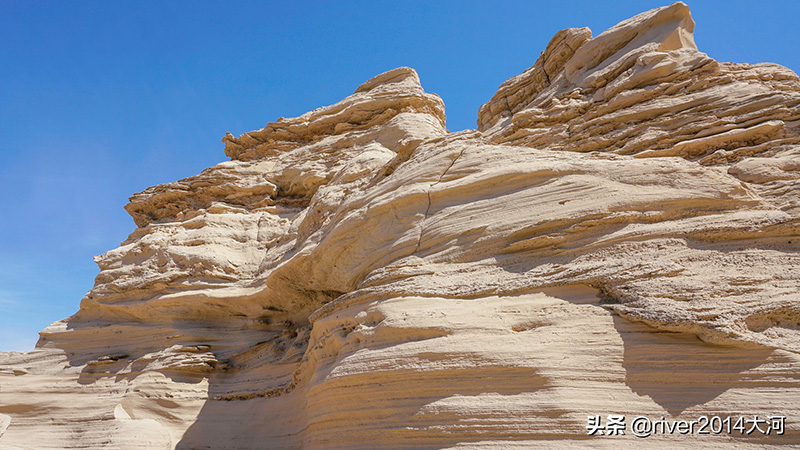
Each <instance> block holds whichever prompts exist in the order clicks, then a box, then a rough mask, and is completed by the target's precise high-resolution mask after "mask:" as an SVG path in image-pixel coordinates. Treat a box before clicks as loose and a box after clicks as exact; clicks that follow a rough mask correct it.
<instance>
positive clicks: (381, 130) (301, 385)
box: [0, 3, 800, 449]
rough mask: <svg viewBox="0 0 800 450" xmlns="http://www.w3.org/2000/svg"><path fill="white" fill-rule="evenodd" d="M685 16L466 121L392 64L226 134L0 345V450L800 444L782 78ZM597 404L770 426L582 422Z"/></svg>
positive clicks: (796, 133)
mask: <svg viewBox="0 0 800 450" xmlns="http://www.w3.org/2000/svg"><path fill="white" fill-rule="evenodd" d="M693 28H694V23H693V21H692V19H691V16H690V14H689V10H688V8H687V7H686V5H684V4H682V3H676V4H674V5H671V6H668V7H664V8H659V9H656V10H653V11H649V12H646V13H643V14H640V15H638V16H636V17H634V18H632V19H629V20H627V21H624V22H622V23H620V24H619V25H617V26H615V27H613V28H611V29H609V30H607V31H606V32H604V33H602V34H600V35H599V36H597V37H595V38H592V37H591V32H590V31H589V30H588V29H585V28H584V29H569V30H564V31H561V32H559V33H557V34H556V36H555V37H554V38H553V39H552V40H551V42H550V43H549V44H548V46H547V48H546V49H545V51H544V52H543V54H542V56H541V57H540V58H539V60H537V61H536V63H535V64H534V66H533V67H531V68H530V69H528V70H527V71H525V72H524V73H522V74H520V75H518V76H516V77H513V78H511V79H510V80H508V81H506V82H505V83H503V84H502V85H501V86H500V88H499V90H498V92H497V94H495V96H494V97H492V99H491V100H490V101H489V102H487V103H486V104H485V105H483V106H482V107H481V109H480V111H479V114H478V129H477V130H468V131H463V132H459V133H448V132H447V130H445V128H444V122H445V121H444V106H443V103H442V102H441V99H439V98H438V97H437V96H436V95H434V94H428V93H425V92H424V91H423V89H422V87H421V85H420V83H419V79H418V77H417V75H416V73H415V72H414V71H413V70H412V69H408V68H400V69H395V70H393V71H390V72H387V73H385V74H382V75H379V76H377V77H375V78H373V79H371V80H369V81H367V82H366V83H364V84H362V85H361V86H360V87H359V88H358V89H357V90H356V92H355V93H354V94H353V95H351V96H350V97H347V98H345V99H344V100H342V101H341V102H339V103H337V104H335V105H332V106H327V107H324V108H319V109H317V110H314V111H311V112H309V113H306V114H304V115H302V116H300V117H297V118H291V119H279V120H278V121H276V122H273V123H270V124H267V126H266V127H265V128H263V129H261V130H257V131H253V132H250V133H245V134H243V135H242V136H239V137H238V138H236V137H233V136H231V135H228V136H226V137H225V138H224V139H223V140H224V141H225V142H226V148H225V152H226V154H227V155H228V156H230V157H231V158H232V159H231V161H228V162H224V163H221V164H218V165H216V166H214V167H212V168H209V169H206V170H205V171H203V172H202V173H200V174H199V175H196V176H193V177H190V178H187V179H184V180H180V181H177V182H174V183H169V184H165V185H160V186H155V187H152V188H149V189H147V190H145V191H144V192H141V193H138V194H135V195H134V196H133V197H131V202H130V203H129V204H128V205H127V206H126V209H127V210H128V212H129V213H130V214H131V216H132V217H133V218H134V220H135V221H136V224H137V226H138V228H137V229H136V230H135V231H134V232H133V233H132V234H131V235H130V236H129V237H128V239H127V240H126V241H125V242H123V243H122V245H121V246H120V247H119V248H118V249H115V250H111V251H109V252H107V253H105V254H104V255H102V256H99V257H97V263H98V265H99V266H100V269H101V272H100V275H99V276H98V277H97V280H96V283H95V286H94V288H93V289H92V290H91V291H90V292H89V293H88V294H87V295H86V297H85V298H84V299H83V300H82V302H81V309H80V311H79V312H78V313H77V314H76V315H75V316H73V317H70V318H67V319H64V320H62V321H60V322H56V323H54V324H52V325H51V326H50V327H48V328H47V329H46V330H44V331H43V332H42V333H41V339H40V341H39V344H38V345H37V349H36V350H34V351H33V352H30V353H26V354H22V353H4V354H0V448H16V447H19V448H76V447H82V448H126V449H133V448H142V449H144V448H147V449H150V448H237V449H246V448H326V449H329V448H341V449H359V448H363V449H369V448H537V447H539V448H615V449H617V448H642V447H652V448H662V447H685V446H692V447H697V448H704V447H705V448H718V447H719V446H720V445H724V444H735V445H737V446H738V447H740V448H750V447H753V448H756V447H758V448H761V447H764V446H769V445H775V446H778V445H789V444H796V443H797V442H800V428H799V427H798V424H797V423H796V421H795V420H793V419H792V418H796V417H800V401H798V400H800V355H798V353H800V352H798V349H799V348H800V345H799V344H800V303H799V302H798V297H797V295H798V292H800V275H798V273H800V272H798V270H797V268H798V267H800V256H798V255H799V253H798V251H797V250H798V248H800V227H799V225H800V220H799V217H800V194H798V192H800V191H798V187H799V186H798V183H800V181H798V180H800V163H798V161H800V145H799V142H800V141H798V138H799V137H800V81H798V79H797V76H796V75H795V74H794V73H792V72H791V71H790V70H788V69H786V68H783V67H780V66H776V65H770V64H758V65H755V66H750V65H746V64H729V63H718V62H716V61H714V60H712V59H711V58H709V57H708V56H707V55H705V54H703V53H701V52H700V51H698V50H697V48H696V47H695V44H694V40H693V37H692V31H693ZM609 414H622V415H625V416H626V417H627V418H628V421H629V422H628V426H630V424H631V422H630V420H632V419H633V418H634V417H635V416H646V417H649V418H650V419H652V420H660V419H661V418H662V417H663V418H664V419H663V420H664V421H675V420H689V421H691V420H697V419H698V418H699V417H701V416H707V417H714V416H718V417H720V418H725V417H727V416H731V417H732V418H733V420H734V421H735V420H736V419H737V418H738V417H746V418H752V417H753V416H754V415H758V416H759V417H761V418H767V417H770V416H775V415H781V416H786V417H787V419H786V421H785V430H784V432H783V433H782V434H778V432H777V430H773V432H772V433H771V434H770V435H764V434H761V433H758V432H756V433H755V434H751V435H750V436H742V435H741V434H742V433H738V432H737V431H735V430H734V432H733V434H728V433H727V432H726V433H721V434H713V433H711V434H708V435H705V436H699V435H698V434H697V433H696V432H692V433H689V434H679V433H673V434H665V433H663V432H662V433H655V435H654V436H651V437H649V438H647V439H641V438H637V437H635V436H634V435H633V434H632V430H631V429H630V428H627V429H626V434H625V435H624V436H615V437H612V436H606V437H598V436H589V434H588V432H587V425H588V424H587V417H588V416H594V415H600V416H601V418H603V419H604V420H605V418H606V416H607V415H609ZM693 426H694V427H695V430H697V427H699V426H700V425H699V424H697V423H696V424H695V425H693ZM762 428H763V426H762ZM737 433H738V434H737Z"/></svg>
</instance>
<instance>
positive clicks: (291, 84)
mask: <svg viewBox="0 0 800 450" xmlns="http://www.w3.org/2000/svg"><path fill="white" fill-rule="evenodd" d="M164 3H169V4H167V5H165V4H164ZM320 3H321V2H320ZM687 3H688V4H689V6H690V7H691V8H692V14H693V17H694V19H695V22H697V27H696V30H695V41H696V42H697V45H698V47H699V48H700V50H701V51H704V52H706V53H707V54H708V55H710V56H711V57H713V58H715V59H717V60H720V61H734V62H751V63H757V62H775V63H779V64H782V65H784V66H787V67H789V68H791V69H792V70H794V71H795V72H797V71H799V70H800V51H798V49H800V33H798V19H797V18H798V17H800V2H793V1H785V2H769V1H761V2H738V1H687ZM667 4H668V3H667V2H653V1H624V0H618V1H614V2H609V3H605V2H598V1H569V0H560V1H541V2H533V1H526V2H486V1H475V2H448V1H426V2H422V1H419V2H389V1H386V2H381V1H364V2H330V3H327V4H315V3H311V2H235V4H234V2H206V1H192V2H124V1H121V2H117V1H115V2H105V1H104V2H66V1H65V2H43V1H42V2H32V1H19V2H15V1H3V2H2V3H0V61H1V62H0V136H2V138H0V187H2V192H3V195H2V196H0V351H1V350H30V349H31V348H33V345H34V344H35V342H36V340H37V338H38V335H37V332H38V331H40V330H41V329H43V328H44V327H46V326H47V325H48V324H49V323H51V322H53V321H56V320H59V319H62V318H64V317H67V316H69V315H71V314H73V313H75V312H76V311H77V309H78V306H79V302H80V299H81V297H83V295H84V294H85V293H86V292H87V291H88V290H89V289H90V288H91V287H92V284H93V280H94V277H95V276H96V275H97V273H98V269H97V266H96V265H95V264H94V262H93V261H92V256H93V255H97V254H101V253H103V252H105V251H107V250H110V249H112V248H114V247H117V246H118V245H119V243H120V242H122V241H123V240H124V239H125V238H126V236H127V235H128V234H130V233H131V232H132V231H133V230H134V228H135V225H134V223H133V221H132V220H131V218H130V217H129V216H128V215H127V213H126V212H125V211H124V210H123V206H124V205H125V204H126V203H127V198H128V197H129V196H130V195H131V194H133V193H134V192H138V191H141V190H143V189H145V188H147V187H148V186H151V185H154V184H160V183H165V182H169V181H173V180H176V179H179V178H183V177H187V176H190V175H193V174H196V173H198V172H199V171H200V170H202V169H204V168H206V167H208V166H211V165H213V164H216V163H218V162H221V161H224V160H226V159H227V158H226V157H225V155H224V153H223V145H222V143H221V142H220V139H221V138H222V136H223V135H224V134H225V132H226V131H230V132H232V133H233V134H235V135H238V134H241V133H243V132H246V131H250V130H253V129H258V128H261V127H263V126H264V124H265V123H266V122H268V121H274V120H275V119H277V118H278V117H281V116H285V117H292V116H297V115H300V114H302V113H303V112H305V111H308V110H311V109H314V108H317V107H319V106H324V105H328V104H331V103H335V102H337V101H339V100H340V99H342V98H344V97H346V96H347V95H350V94H351V93H352V92H353V91H354V90H355V89H356V87H358V85H359V84H360V83H362V82H364V81H365V80H367V79H368V78H370V77H372V76H374V75H377V74H379V73H381V72H384V71H387V70H390V69H392V68H395V67H399V66H411V67H414V68H415V69H416V70H417V72H418V73H419V75H420V78H421V80H422V85H423V87H424V88H425V90H426V91H428V92H435V93H437V94H439V95H440V96H441V97H442V98H443V99H444V102H445V105H446V109H447V126H448V128H449V129H450V130H451V131H459V130H463V129H466V128H474V127H475V119H476V116H477V111H478V107H479V106H480V105H481V104H482V103H483V102H485V101H487V100H488V99H489V98H490V97H491V96H492V95H493V94H494V92H495V91H496V89H497V87H498V86H499V85H500V83H502V82H503V81H504V80H506V79H507V78H509V77H511V76H513V75H516V74H518V73H520V72H522V71H524V70H525V69H527V68H528V67H530V66H531V65H533V63H534V61H535V60H536V58H537V57H538V56H539V53H540V52H541V51H542V50H544V48H545V46H546V45H547V43H548V41H549V40H550V38H551V37H552V35H553V34H554V33H555V32H557V31H558V30H561V29H563V28H569V27H584V26H588V27H590V28H591V29H592V31H593V33H594V35H597V34H599V33H600V32H602V31H603V30H605V29H606V28H608V27H610V26H613V25H614V24H616V23H617V22H619V21H622V20H624V19H627V18H629V17H632V16H634V15H636V14H638V13H640V12H643V11H645V10H648V9H651V8H655V7H658V6H664V5H667Z"/></svg>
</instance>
